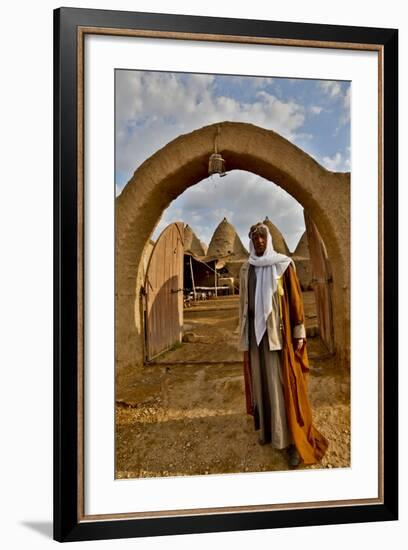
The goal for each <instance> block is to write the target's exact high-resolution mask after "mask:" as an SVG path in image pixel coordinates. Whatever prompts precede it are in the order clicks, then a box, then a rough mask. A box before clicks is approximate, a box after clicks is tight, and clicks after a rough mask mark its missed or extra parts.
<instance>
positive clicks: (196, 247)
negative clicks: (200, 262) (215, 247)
mask: <svg viewBox="0 0 408 550" xmlns="http://www.w3.org/2000/svg"><path fill="white" fill-rule="evenodd" d="M206 248H207V247H206V245H205V244H204V243H202V242H201V241H200V240H199V239H198V237H197V235H196V234H195V233H194V231H193V230H192V229H191V227H190V226H189V225H188V224H187V225H185V226H184V253H185V254H191V255H192V256H197V257H202V256H205V255H206Z"/></svg>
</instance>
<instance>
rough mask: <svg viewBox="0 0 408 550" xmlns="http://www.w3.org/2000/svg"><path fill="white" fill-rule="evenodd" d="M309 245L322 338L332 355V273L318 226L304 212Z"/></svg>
mask: <svg viewBox="0 0 408 550" xmlns="http://www.w3.org/2000/svg"><path fill="white" fill-rule="evenodd" d="M303 213H304V218H305V224H306V233H307V240H308V244H309V253H310V264H311V268H312V284H313V289H314V293H315V300H316V311H317V322H318V325H319V331H320V337H321V339H322V341H323V343H324V344H325V346H326V347H327V349H328V351H329V352H330V353H334V329H333V305H332V280H333V279H332V272H331V266H330V262H329V259H328V256H327V251H326V247H325V245H324V242H323V239H322V237H321V236H320V233H319V231H318V230H317V227H316V225H315V224H314V222H313V220H312V219H311V218H310V216H309V214H308V213H307V212H306V211H305V210H304V212H303Z"/></svg>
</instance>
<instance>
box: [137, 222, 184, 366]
mask: <svg viewBox="0 0 408 550" xmlns="http://www.w3.org/2000/svg"><path fill="white" fill-rule="evenodd" d="M183 232H184V224H183V223H182V222H176V223H172V224H171V225H169V226H168V227H166V229H164V231H163V232H162V233H161V234H160V236H159V238H158V239H157V241H156V243H155V245H154V248H153V251H152V254H151V256H150V261H149V264H148V266H147V271H146V278H145V284H144V292H145V311H144V321H145V341H146V346H145V356H146V360H147V361H150V360H151V359H153V358H154V357H156V356H157V355H159V354H160V353H163V352H164V351H166V350H168V349H170V348H172V347H173V346H174V345H175V344H176V343H178V342H181V338H182V327H183V256H184V243H183Z"/></svg>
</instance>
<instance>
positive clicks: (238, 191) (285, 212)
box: [153, 170, 305, 250]
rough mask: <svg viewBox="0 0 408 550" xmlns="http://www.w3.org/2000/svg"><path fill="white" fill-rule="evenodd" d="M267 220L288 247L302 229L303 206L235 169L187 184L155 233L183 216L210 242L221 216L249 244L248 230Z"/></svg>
mask: <svg viewBox="0 0 408 550" xmlns="http://www.w3.org/2000/svg"><path fill="white" fill-rule="evenodd" d="M265 216H268V217H269V219H270V220H271V221H272V222H273V223H274V224H275V225H276V226H277V227H278V229H279V230H280V231H281V232H282V234H283V236H284V237H285V240H286V242H287V244H288V246H289V248H290V249H291V250H293V249H294V248H295V245H296V243H297V242H298V240H299V238H300V236H301V235H302V233H303V232H304V230H305V226H304V218H303V208H302V206H301V205H300V204H299V203H298V202H297V201H296V200H295V199H294V198H293V197H291V196H290V195H289V194H288V193H286V191H284V190H283V189H281V188H280V187H279V186H277V185H275V184H274V183H272V182H270V181H267V180H265V179H263V178H261V177H259V176H256V175H254V174H252V173H250V172H244V171H238V170H234V171H232V172H230V173H229V174H228V175H227V176H226V177H225V178H219V177H218V176H213V177H211V178H207V179H205V180H202V181H201V182H199V183H198V184H196V185H194V186H192V187H189V188H188V189H187V190H186V191H185V192H184V193H183V194H182V195H180V196H179V197H178V198H177V199H176V200H174V201H173V202H172V204H171V205H170V206H169V208H168V209H167V210H166V211H165V212H163V217H162V220H160V223H159V225H158V227H157V229H156V231H155V232H154V235H153V238H154V239H155V238H157V236H158V235H159V233H160V231H162V230H163V229H164V227H166V225H167V224H168V223H171V222H172V221H177V220H179V219H182V220H183V221H184V222H185V223H188V224H189V225H190V226H191V227H192V229H193V230H194V231H195V233H196V235H197V236H198V238H199V239H201V240H203V241H204V242H206V243H207V244H209V242H210V239H211V237H212V235H213V233H214V230H215V228H216V227H217V225H218V224H219V223H220V222H221V221H222V219H223V218H224V217H226V218H227V220H228V221H229V222H230V223H232V224H233V226H234V227H235V229H236V231H237V233H238V235H239V236H240V238H241V240H242V243H243V244H244V246H245V247H248V230H249V228H250V227H251V225H253V224H254V223H256V222H258V221H262V220H264V219H265Z"/></svg>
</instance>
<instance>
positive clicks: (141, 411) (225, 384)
mask: <svg viewBox="0 0 408 550" xmlns="http://www.w3.org/2000/svg"><path fill="white" fill-rule="evenodd" d="M304 302H305V314H306V320H307V329H308V334H309V337H308V344H307V345H308V352H309V360H310V368H311V374H310V379H309V392H310V400H311V404H312V408H313V413H314V422H315V425H316V426H317V427H318V429H319V430H320V431H321V432H322V433H323V434H324V435H325V436H326V437H327V438H328V439H329V440H330V447H329V450H328V452H327V454H326V456H325V457H324V458H323V461H322V463H321V464H319V465H313V466H302V465H301V466H300V468H344V467H348V466H350V405H349V403H350V392H349V390H350V380H349V373H348V371H345V369H344V367H340V366H339V365H338V364H337V362H336V360H335V358H333V357H329V356H327V354H325V351H324V348H323V346H322V344H321V342H320V340H319V338H318V337H311V335H313V334H315V332H316V329H315V327H316V315H315V311H314V299H313V293H312V292H306V293H304ZM184 322H185V325H184V330H185V337H186V340H187V341H186V342H183V343H182V344H181V345H179V346H177V347H175V348H174V349H173V350H171V351H169V352H167V353H165V354H163V355H162V356H160V357H159V358H158V359H157V360H156V361H155V362H154V364H151V365H149V366H146V367H145V368H144V371H143V374H142V375H138V374H137V373H136V372H135V371H136V369H135V368H132V367H126V368H122V369H120V371H119V372H117V373H116V431H115V436H116V468H115V469H116V477H117V478H134V477H156V476H160V477H163V476H179V475H205V474H221V473H238V472H259V471H271V470H287V469H288V466H287V463H286V460H285V456H284V454H283V452H282V451H276V450H274V449H272V448H271V447H270V445H265V446H261V445H259V444H258V432H256V431H254V429H253V419H252V417H251V416H249V415H247V414H246V412H245V397H244V381H243V370H242V353H241V352H238V351H237V350H236V345H237V334H236V333H235V330H236V327H237V323H238V299H237V297H226V298H218V299H217V300H215V299H214V300H208V301H206V302H199V303H197V304H196V305H195V306H193V307H191V308H187V309H186V310H185V312H184Z"/></svg>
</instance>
